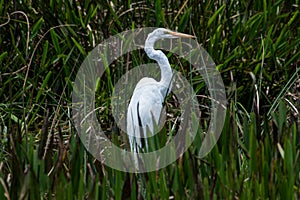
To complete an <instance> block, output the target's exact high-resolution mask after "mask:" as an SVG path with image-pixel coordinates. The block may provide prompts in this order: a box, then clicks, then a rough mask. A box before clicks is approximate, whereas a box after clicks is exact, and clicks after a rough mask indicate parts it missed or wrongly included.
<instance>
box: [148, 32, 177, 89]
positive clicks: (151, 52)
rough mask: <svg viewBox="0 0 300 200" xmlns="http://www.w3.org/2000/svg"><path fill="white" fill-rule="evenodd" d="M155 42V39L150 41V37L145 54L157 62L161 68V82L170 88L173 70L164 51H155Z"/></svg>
mask: <svg viewBox="0 0 300 200" xmlns="http://www.w3.org/2000/svg"><path fill="white" fill-rule="evenodd" d="M155 41H156V39H155V38H150V39H149V36H148V38H147V40H146V42H145V52H146V54H147V55H148V57H149V58H151V59H153V60H155V61H156V62H157V64H158V65H159V67H160V70H161V79H160V81H159V82H160V83H161V84H163V85H164V86H166V87H169V86H170V84H171V80H172V76H173V73H172V69H171V66H170V63H169V61H168V58H167V56H166V55H165V54H164V53H163V52H162V51H160V50H155V49H154V43H155Z"/></svg>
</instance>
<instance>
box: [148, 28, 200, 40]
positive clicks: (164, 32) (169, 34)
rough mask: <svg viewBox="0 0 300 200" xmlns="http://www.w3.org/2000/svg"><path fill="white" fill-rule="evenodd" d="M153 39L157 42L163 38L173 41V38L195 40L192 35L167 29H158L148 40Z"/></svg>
mask: <svg viewBox="0 0 300 200" xmlns="http://www.w3.org/2000/svg"><path fill="white" fill-rule="evenodd" d="M151 38H152V39H154V40H155V41H156V40H159V39H162V38H170V39H172V38H195V37H194V36H192V35H188V34H184V33H178V32H175V31H171V30H169V29H165V28H157V29H155V30H154V31H153V32H152V33H150V34H149V35H148V39H151Z"/></svg>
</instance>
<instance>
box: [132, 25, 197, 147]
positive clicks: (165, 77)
mask: <svg viewBox="0 0 300 200" xmlns="http://www.w3.org/2000/svg"><path fill="white" fill-rule="evenodd" d="M179 37H182V38H194V36H192V35H187V34H183V33H178V32H173V31H171V30H168V29H165V28H158V29H155V30H154V31H153V32H152V33H150V34H149V35H148V37H147V39H146V42H145V52H146V54H147V55H148V57H149V58H151V59H153V60H155V61H156V62H157V64H158V65H159V67H160V70H161V79H160V81H156V80H155V79H153V78H149V77H144V78H142V79H141V80H140V81H139V82H138V83H137V85H136V87H135V89H134V91H133V95H132V97H131V100H130V103H129V106H128V111H127V134H128V137H129V143H130V148H131V151H133V152H136V153H139V152H141V151H142V152H147V150H148V143H147V139H146V137H148V136H149V134H150V136H152V135H153V134H154V131H155V130H154V129H155V126H156V125H158V124H159V120H160V116H161V112H162V108H163V102H164V100H165V97H166V96H167V95H168V94H169V92H170V88H171V81H172V76H173V73H172V69H171V66H170V63H169V61H168V58H167V56H166V55H165V54H164V53H163V52H162V51H161V50H155V49H154V44H155V42H156V41H157V40H159V39H162V38H169V39H172V38H179ZM153 120H154V121H153ZM147 127H148V128H147ZM147 131H148V132H147ZM142 138H145V139H144V141H145V142H144V146H143V145H142Z"/></svg>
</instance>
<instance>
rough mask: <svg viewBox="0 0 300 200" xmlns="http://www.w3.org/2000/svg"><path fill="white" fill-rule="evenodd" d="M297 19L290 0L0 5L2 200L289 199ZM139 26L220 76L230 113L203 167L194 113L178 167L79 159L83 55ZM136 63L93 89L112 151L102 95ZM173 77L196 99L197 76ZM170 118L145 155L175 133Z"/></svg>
mask: <svg viewBox="0 0 300 200" xmlns="http://www.w3.org/2000/svg"><path fill="white" fill-rule="evenodd" d="M298 18H299V1H298V0H294V1H283V0H277V1H272V0H263V1H249V2H248V1H244V0H241V1H200V2H199V1H196V0H191V1H185V2H184V3H183V4H182V2H181V1H174V0H171V1H164V0H160V1H153V2H152V1H120V0H112V1H102V0H100V1H97V2H94V1H90V0H83V1H62V0H50V1H39V2H32V1H23V0H20V1H7V2H5V3H4V1H3V0H0V46H1V48H0V65H1V68H0V86H1V87H0V99H1V102H0V148H1V151H0V199H3V198H6V199H73V198H75V199H138V198H145V199H171V198H175V199H234V198H236V199H267V198H269V199H276V198H280V199H299V197H300V180H299V174H300V164H299V163H300V162H299V154H300V145H299V144H300V142H299V140H300V138H299V137H300V136H299V132H300V128H299V126H300V117H299V112H300V110H299V108H300V103H299V102H300V95H299V90H300V81H299V60H300V51H299V45H300V29H299V27H300V26H299V23H300V22H299V20H298ZM147 26H148V27H154V26H160V27H167V28H170V29H173V30H176V29H177V30H178V31H180V32H185V33H190V34H194V35H195V36H196V37H197V40H198V42H199V43H200V44H201V45H202V46H203V47H204V48H205V49H206V50H207V51H208V52H209V54H210V55H211V57H212V58H213V59H214V61H215V62H216V65H217V69H218V70H219V71H220V72H221V75H222V78H223V80H224V83H225V85H226V90H227V96H228V105H227V108H228V109H227V115H226V120H225V125H224V128H223V131H222V135H221V138H220V139H219V141H218V143H217V145H216V146H215V147H214V148H213V150H212V151H211V152H210V154H209V155H207V156H206V157H205V158H201V159H200V158H199V157H198V154H199V149H200V144H201V139H202V138H201V135H202V133H203V132H205V130H206V129H207V124H208V123H209V117H207V116H206V113H207V112H208V111H207V110H205V109H204V110H202V113H203V117H202V119H201V123H200V124H201V129H199V130H198V135H197V136H196V139H195V141H194V143H193V145H192V146H191V147H190V148H189V149H188V151H187V152H186V153H185V154H184V155H183V156H182V157H180V159H178V160H177V161H176V162H175V163H173V164H171V165H169V166H168V167H166V168H164V169H161V170H159V171H156V172H151V173H147V174H141V175H135V174H128V173H124V172H120V171H117V170H114V169H110V168H108V167H106V166H104V165H102V164H101V163H100V162H99V161H97V160H95V159H94V158H93V157H92V156H91V155H90V154H89V153H88V152H87V151H86V150H85V148H84V146H83V144H82V143H81V142H80V140H79V138H78V136H77V135H76V134H75V133H76V131H75V129H74V128H73V122H72V120H71V117H72V116H71V114H70V112H71V111H70V109H71V107H70V103H71V94H72V91H73V88H72V81H73V80H74V79H75V75H76V72H77V69H78V68H79V67H80V65H81V63H82V62H83V60H84V58H85V56H86V55H87V54H88V52H90V51H91V50H92V49H93V48H94V47H95V45H97V44H98V43H100V42H102V41H103V40H104V39H105V38H108V37H109V36H111V35H114V34H117V33H118V32H121V31H125V30H130V29H132V28H136V27H147ZM168 56H170V62H171V63H172V64H177V63H178V58H174V57H172V55H171V54H169V55H168ZM146 60H147V59H146V58H145V55H144V53H143V52H134V53H133V54H132V55H130V56H129V55H128V57H124V58H120V60H118V62H117V63H114V65H112V66H110V67H109V68H108V69H107V70H106V71H105V74H104V78H105V79H106V81H103V80H98V82H97V93H96V99H97V107H99V110H100V111H99V112H100V114H99V115H100V116H99V118H101V121H102V122H103V127H104V128H105V129H106V130H107V132H108V133H109V134H108V135H109V138H110V139H112V140H113V142H114V143H115V144H117V145H124V144H126V141H125V139H124V140H122V139H120V137H119V136H120V135H119V131H118V130H116V125H115V124H114V123H113V122H112V116H111V115H112V114H111V110H110V106H109V105H110V98H109V96H110V95H111V93H112V90H113V87H114V84H115V83H116V82H117V81H118V79H119V78H120V77H121V76H122V75H123V74H124V73H125V72H126V70H128V68H127V67H128V62H130V63H132V64H133V65H132V66H136V65H138V64H140V63H143V62H145V61H146ZM124 66H125V67H124ZM130 66H131V65H130ZM172 67H173V65H172ZM174 68H175V69H176V70H178V71H181V72H182V73H183V74H185V75H187V77H189V78H190V80H191V82H192V83H193V87H194V90H195V91H196V92H197V94H199V95H203V94H204V95H206V93H205V84H204V82H203V78H202V77H201V76H199V74H194V73H192V72H191V68H190V66H189V65H188V64H187V63H184V62H180V65H176V66H174ZM168 101H172V98H171V97H170V98H169V99H168ZM199 101H200V102H201V103H202V105H203V107H205V106H208V104H207V102H206V101H205V100H201V99H199ZM168 120H169V122H170V123H168V126H166V127H164V128H163V129H162V131H161V134H159V137H160V138H158V137H156V138H154V140H153V141H151V142H150V145H151V148H155V147H156V145H157V144H159V143H161V144H160V145H163V144H164V142H165V141H167V140H168V137H169V135H168V134H170V135H171V134H173V133H169V131H170V130H172V126H171V125H172V123H171V122H172V119H168ZM78 131H80V130H78Z"/></svg>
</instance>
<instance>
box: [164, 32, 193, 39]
mask: <svg viewBox="0 0 300 200" xmlns="http://www.w3.org/2000/svg"><path fill="white" fill-rule="evenodd" d="M168 34H171V35H174V36H176V37H181V38H195V36H193V35H188V34H185V33H178V32H174V31H168Z"/></svg>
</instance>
